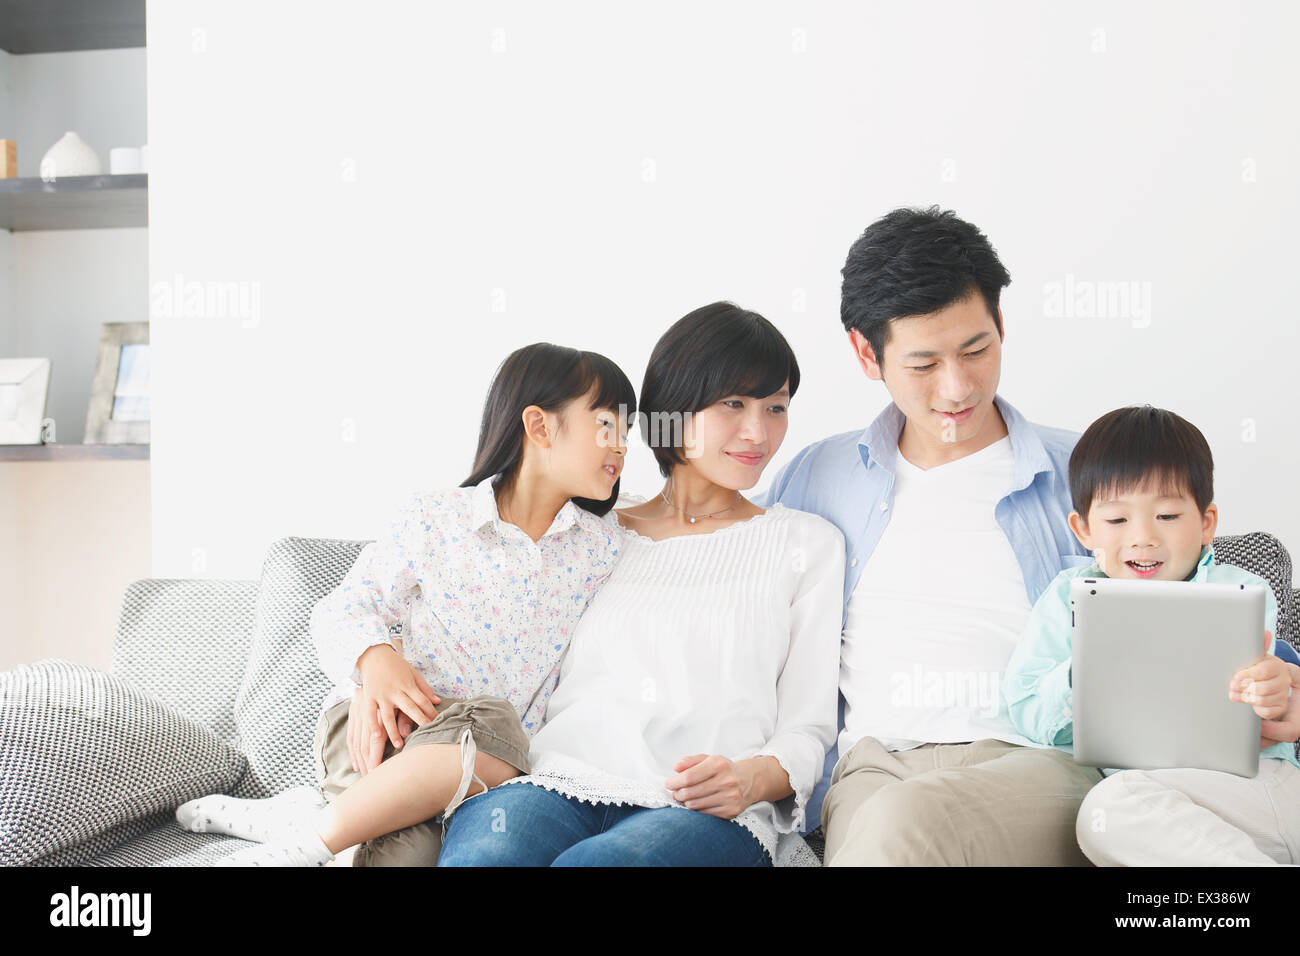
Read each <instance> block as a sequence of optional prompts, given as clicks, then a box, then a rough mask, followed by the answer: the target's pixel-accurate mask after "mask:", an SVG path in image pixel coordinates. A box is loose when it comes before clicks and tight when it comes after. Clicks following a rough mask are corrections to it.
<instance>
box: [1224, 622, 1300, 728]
mask: <svg viewBox="0 0 1300 956" xmlns="http://www.w3.org/2000/svg"><path fill="white" fill-rule="evenodd" d="M1272 646H1273V635H1272V634H1271V633H1270V632H1268V631H1265V632H1264V647H1265V648H1269V647H1272ZM1289 666H1292V665H1288V664H1287V662H1286V661H1284V660H1281V659H1280V658H1277V657H1274V656H1273V655H1272V654H1268V653H1267V651H1266V653H1265V656H1264V657H1263V658H1262V659H1261V660H1259V661H1257V662H1256V663H1254V664H1252V665H1251V666H1250V667H1247V668H1244V669H1242V670H1239V671H1237V673H1235V674H1233V675H1232V683H1230V684H1229V685H1228V698H1229V699H1230V700H1233V701H1238V702H1240V703H1246V704H1250V705H1251V706H1253V707H1254V708H1255V713H1257V714H1259V716H1260V717H1261V718H1263V719H1264V720H1277V719H1278V718H1279V717H1281V716H1282V715H1283V714H1285V713H1286V705H1287V698H1289V697H1290V696H1291V675H1290V672H1289V671H1288V669H1287V668H1288V667H1289Z"/></svg>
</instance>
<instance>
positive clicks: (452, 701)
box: [312, 697, 528, 866]
mask: <svg viewBox="0 0 1300 956" xmlns="http://www.w3.org/2000/svg"><path fill="white" fill-rule="evenodd" d="M351 703H352V701H351V698H349V699H347V700H341V701H339V702H338V703H337V704H335V705H334V706H332V707H330V708H328V709H327V710H326V711H325V712H324V713H322V714H321V715H320V719H319V720H317V721H316V737H315V740H314V741H313V743H312V752H313V753H314V754H315V757H316V779H317V780H319V781H320V785H321V790H322V791H323V792H324V794H325V796H326V798H327V799H329V800H331V801H332V800H334V799H335V798H336V797H337V796H338V795H339V794H340V793H342V792H343V791H344V790H346V789H347V788H348V787H350V786H352V784H354V783H356V781H358V780H360V779H361V774H360V773H358V772H357V771H356V770H353V769H352V757H351V755H350V754H349V753H348V709H349V707H350V705H351ZM424 744H459V745H460V746H461V754H462V758H463V760H464V762H465V763H466V764H467V765H468V766H467V769H466V771H465V774H466V775H465V776H464V778H463V779H462V781H461V794H463V792H464V791H465V789H466V788H467V787H468V786H469V785H470V775H471V774H472V766H473V758H474V755H475V752H482V753H485V754H491V755H492V756H493V757H497V758H499V759H501V760H504V761H505V762H506V763H508V764H510V765H511V766H512V767H515V768H516V769H518V770H519V771H520V772H521V773H528V735H527V734H526V733H525V732H524V727H523V724H522V723H521V722H520V720H519V715H518V714H517V713H515V708H514V706H513V705H512V704H511V703H510V702H509V701H506V700H502V699H501V698H500V697H465V698H460V697H444V698H442V703H440V704H439V705H438V716H437V717H435V718H434V719H433V720H431V721H429V723H427V724H421V725H420V726H419V727H417V728H416V729H415V730H413V731H411V733H410V735H409V736H408V737H407V738H406V743H405V744H404V745H403V746H402V749H403V750H408V749H410V748H411V747H419V746H421V745H424ZM397 752H398V751H397V750H396V749H394V747H393V745H392V742H391V741H385V743H384V756H383V759H384V760H387V759H388V758H389V757H391V756H392V755H393V754H395V753H397ZM480 783H481V781H480ZM461 794H458V796H461ZM459 803H460V799H453V801H452V805H450V807H449V809H450V810H451V811H453V812H454V811H455V808H456V806H458V805H459ZM441 821H442V814H439V815H438V816H437V817H434V818H433V819H432V820H426V821H424V822H423V823H417V824H416V825H415V826H413V827H407V828H406V829H404V830H396V831H394V832H392V833H386V834H384V835H383V836H381V837H376V838H375V839H373V840H370V841H367V842H366V843H363V844H361V845H360V846H359V847H357V849H356V852H355V853H354V854H353V856H352V865H353V866H434V865H435V864H436V863H437V862H438V851H439V850H441V849H442V831H443V825H442V822H441Z"/></svg>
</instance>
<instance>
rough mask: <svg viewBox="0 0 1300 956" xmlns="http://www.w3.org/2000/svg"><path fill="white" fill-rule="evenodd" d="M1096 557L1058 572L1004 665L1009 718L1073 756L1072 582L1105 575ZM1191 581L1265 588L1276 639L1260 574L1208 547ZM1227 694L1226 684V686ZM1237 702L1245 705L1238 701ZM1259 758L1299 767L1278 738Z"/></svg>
mask: <svg viewBox="0 0 1300 956" xmlns="http://www.w3.org/2000/svg"><path fill="white" fill-rule="evenodd" d="M1104 577H1106V575H1105V574H1104V573H1103V572H1102V570H1101V568H1100V567H1098V566H1097V564H1096V562H1093V563H1092V564H1089V565H1086V566H1084V567H1079V568H1068V569H1067V570H1065V571H1062V572H1061V573H1060V574H1058V575H1057V576H1056V579H1055V580H1054V581H1052V583H1051V584H1050V585H1048V588H1047V590H1046V591H1044V592H1043V593H1042V595H1041V596H1040V597H1039V598H1038V600H1037V601H1036V602H1035V603H1034V609H1033V611H1032V612H1030V615H1029V624H1028V625H1027V626H1026V627H1025V634H1024V636H1023V637H1022V638H1021V639H1020V644H1019V645H1018V646H1017V647H1016V650H1015V652H1014V653H1013V654H1012V655H1011V660H1010V662H1009V663H1008V664H1007V670H1006V676H1005V677H1004V679H1003V682H1002V693H1003V696H1005V697H1006V700H1007V707H1008V709H1009V710H1010V712H1011V721H1012V723H1014V724H1015V725H1016V728H1017V729H1019V731H1020V732H1021V733H1022V734H1024V735H1025V736H1026V737H1028V738H1029V739H1030V740H1034V741H1037V742H1039V743H1042V744H1047V745H1049V746H1052V747H1056V748H1057V749H1059V750H1064V751H1065V752H1066V753H1069V754H1071V755H1073V753H1074V748H1073V746H1072V745H1073V743H1074V711H1073V707H1074V704H1073V694H1072V691H1071V688H1070V657H1071V654H1070V582H1071V581H1073V580H1074V579H1075V578H1104ZM1188 580H1189V581H1193V582H1196V581H1200V582H1209V583H1213V584H1257V585H1261V586H1262V587H1263V588H1264V627H1265V629H1266V630H1268V631H1269V632H1270V633H1272V634H1273V635H1274V638H1273V640H1274V647H1270V648H1269V650H1270V652H1271V651H1273V650H1274V649H1275V648H1276V643H1277V637H1276V635H1277V601H1276V600H1275V599H1274V597H1273V589H1272V588H1271V587H1269V586H1268V582H1266V581H1265V580H1264V579H1263V578H1261V577H1259V576H1258V575H1255V574H1251V573H1250V572H1249V571H1243V570H1242V569H1241V568H1238V567H1234V566H1233V565H1231V564H1217V563H1215V560H1214V553H1213V551H1212V550H1211V549H1210V548H1209V547H1208V546H1206V547H1204V548H1202V549H1201V557H1200V559H1199V560H1198V561H1197V563H1196V570H1195V571H1194V572H1193V573H1192V576H1191V577H1190V578H1188ZM1223 692H1224V693H1225V694H1226V693H1227V692H1228V689H1227V688H1226V687H1225V688H1224V689H1223ZM1241 706H1243V707H1245V706H1248V705H1246V704H1242V705H1241ZM1259 755H1260V757H1268V758H1270V759H1273V760H1289V761H1290V762H1291V763H1293V764H1295V765H1296V766H1297V767H1300V760H1297V759H1296V753H1295V746H1294V745H1293V744H1288V743H1278V744H1274V745H1273V746H1271V747H1268V748H1267V749H1265V750H1261V751H1260V754H1259Z"/></svg>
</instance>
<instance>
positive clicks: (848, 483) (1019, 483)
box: [754, 396, 1092, 829]
mask: <svg viewBox="0 0 1300 956" xmlns="http://www.w3.org/2000/svg"><path fill="white" fill-rule="evenodd" d="M994 403H995V405H996V407H997V409H998V411H999V412H1001V413H1002V420H1003V421H1004V422H1005V423H1006V426H1007V435H1008V437H1009V438H1010V441H1011V451H1012V454H1013V455H1014V456H1015V477H1014V480H1013V481H1012V485H1011V488H1010V489H1008V491H1007V493H1006V495H1004V496H1003V497H1002V499H1001V500H999V501H998V503H997V506H996V507H995V508H994V512H993V516H994V519H995V520H996V521H997V523H998V526H999V527H1001V528H1002V531H1003V532H1004V533H1005V534H1006V536H1007V541H1008V542H1010V544H1011V550H1012V551H1013V552H1014V554H1015V556H1016V560H1017V561H1018V562H1019V564H1020V572H1021V575H1022V576H1023V578H1024V581H1025V595H1026V597H1028V599H1029V603H1030V604H1031V605H1032V604H1033V603H1034V602H1035V601H1037V600H1038V596H1039V595H1040V594H1042V593H1043V591H1044V590H1046V589H1047V587H1048V585H1049V584H1051V582H1052V580H1053V579H1054V578H1055V577H1056V576H1057V575H1058V574H1059V573H1060V572H1061V570H1062V569H1063V568H1067V567H1078V566H1080V565H1086V564H1089V563H1091V562H1092V555H1091V553H1089V552H1088V551H1087V550H1086V549H1085V548H1084V547H1083V545H1081V544H1080V543H1079V540H1078V539H1077V538H1076V537H1075V536H1074V533H1073V532H1071V531H1070V527H1069V524H1068V518H1069V515H1070V511H1071V510H1072V506H1071V503H1070V485H1069V463H1070V453H1071V452H1072V451H1073V450H1074V445H1075V442H1077V441H1078V439H1079V435H1078V433H1077V432H1071V431H1065V430H1063V429H1059V428H1046V427H1044V426H1042V425H1034V424H1032V423H1031V422H1029V421H1026V420H1025V418H1024V416H1023V415H1021V414H1020V412H1018V411H1016V409H1015V408H1014V407H1013V406H1012V405H1011V404H1010V403H1009V402H1007V401H1006V400H1005V399H1003V398H1002V397H1001V396H996V397H995V398H994ZM903 423H904V417H903V413H902V411H900V410H899V408H898V406H897V405H895V404H893V403H892V402H891V403H890V404H889V407H888V408H886V409H885V410H884V411H883V412H881V413H880V415H879V416H877V417H876V420H875V421H873V422H872V423H871V424H870V425H868V426H867V427H866V428H865V429H864V430H862V431H850V432H844V433H843V434H840V435H834V436H832V437H830V438H826V439H823V440H822V441H819V442H814V443H813V444H811V445H809V446H808V447H807V448H805V449H803V451H801V452H799V454H797V455H795V457H794V459H793V460H791V461H790V462H789V463H788V464H787V465H786V466H785V467H784V468H782V469H781V470H780V471H779V472H778V473H777V475H776V477H775V478H774V479H773V480H772V485H771V487H770V488H769V489H768V490H767V491H766V492H764V493H763V494H760V495H757V496H755V498H754V501H755V503H757V504H758V505H759V506H760V507H767V506H769V505H772V504H775V503H776V502H778V501H779V502H780V503H781V504H783V505H785V506H786V507H787V508H797V509H799V510H800V511H810V512H812V513H813V514H817V515H821V516H822V517H823V518H825V519H826V520H828V521H830V522H831V523H832V524H834V525H835V526H836V527H837V528H839V529H840V531H841V532H843V534H844V541H845V547H846V548H847V555H846V558H847V560H846V561H845V565H844V609H843V617H842V618H841V621H840V627H841V628H843V626H844V622H845V621H846V620H847V618H848V609H849V598H850V597H851V596H852V595H853V589H854V588H855V587H857V584H858V578H859V577H860V576H861V575H862V569H863V567H865V565H866V563H867V561H869V560H870V559H871V555H872V552H874V551H875V548H876V545H877V544H878V543H879V542H880V536H881V535H882V534H883V533H884V531H885V527H886V526H887V525H888V524H889V514H890V512H889V509H890V507H891V506H892V504H893V498H894V468H895V463H896V462H897V459H898V438H899V436H900V435H901V434H902V432H903ZM978 557H979V556H978V555H971V559H972V560H978ZM843 729H844V699H843V697H841V698H840V716H839V730H843ZM838 759H839V747H838V745H837V746H834V747H832V748H831V751H830V753H829V754H827V755H826V762H825V765H824V767H823V775H822V780H821V783H819V784H818V785H817V789H816V790H815V791H814V792H813V796H812V798H811V800H810V801H809V804H808V816H807V826H808V828H809V829H814V828H815V827H816V826H817V825H818V821H819V820H820V817H821V804H822V800H823V799H824V798H825V796H826V790H827V788H828V787H829V785H830V775H831V770H832V769H833V768H834V766H835V762H836V761H837V760H838Z"/></svg>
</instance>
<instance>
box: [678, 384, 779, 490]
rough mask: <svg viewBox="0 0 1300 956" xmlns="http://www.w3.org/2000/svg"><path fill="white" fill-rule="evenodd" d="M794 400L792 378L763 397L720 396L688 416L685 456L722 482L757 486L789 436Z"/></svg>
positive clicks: (684, 426)
mask: <svg viewBox="0 0 1300 956" xmlns="http://www.w3.org/2000/svg"><path fill="white" fill-rule="evenodd" d="M789 403H790V382H789V380H787V381H786V382H785V384H784V385H782V386H781V387H780V388H779V389H778V390H777V391H775V392H773V393H772V394H771V395H767V396H765V397H763V398H751V397H750V396H748V395H728V396H727V397H725V398H722V399H719V400H718V401H716V402H714V403H713V404H712V405H710V406H709V407H708V408H702V409H700V410H699V411H698V412H694V413H692V414H691V415H690V416H689V417H687V418H686V420H685V421H683V423H682V436H683V449H682V455H683V457H684V458H685V459H686V461H687V462H688V463H689V464H690V465H691V467H693V468H696V469H698V471H699V473H700V474H701V475H702V476H704V477H705V478H708V479H709V480H710V481H712V482H713V483H714V484H716V485H721V486H722V487H724V488H735V489H736V490H738V491H743V490H744V489H746V488H752V487H754V485H756V484H758V479H759V477H760V476H761V475H762V474H763V469H764V468H766V467H767V464H768V462H770V461H771V460H772V458H773V456H774V455H775V454H776V453H777V450H778V449H780V447H781V442H783V441H785V432H786V428H787V427H788V426H789V419H788V418H787V414H788V409H789Z"/></svg>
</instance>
